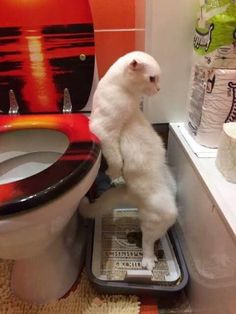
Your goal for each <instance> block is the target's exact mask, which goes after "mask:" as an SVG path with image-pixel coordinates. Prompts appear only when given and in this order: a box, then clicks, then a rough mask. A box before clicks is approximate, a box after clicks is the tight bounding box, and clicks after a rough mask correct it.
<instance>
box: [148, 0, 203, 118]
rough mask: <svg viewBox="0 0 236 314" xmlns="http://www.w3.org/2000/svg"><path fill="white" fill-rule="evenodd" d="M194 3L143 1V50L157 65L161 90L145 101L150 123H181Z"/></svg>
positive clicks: (190, 50) (184, 0)
mask: <svg viewBox="0 0 236 314" xmlns="http://www.w3.org/2000/svg"><path fill="white" fill-rule="evenodd" d="M197 4H198V0H178V1H177V2H175V1H172V0H146V37H145V39H146V51H147V52H149V53H150V54H152V55H153V56H154V57H155V58H156V59H157V60H158V61H159V63H160V66H161V69H162V76H161V91H160V93H159V94H158V95H156V96H154V97H152V98H149V99H148V100H146V102H145V106H144V111H145V114H146V116H147V117H148V118H149V120H150V121H151V122H153V123H160V122H179V121H183V120H185V116H186V98H187V92H188V84H189V78H190V69H191V61H192V42H193V33H194V24H195V20H196V13H197Z"/></svg>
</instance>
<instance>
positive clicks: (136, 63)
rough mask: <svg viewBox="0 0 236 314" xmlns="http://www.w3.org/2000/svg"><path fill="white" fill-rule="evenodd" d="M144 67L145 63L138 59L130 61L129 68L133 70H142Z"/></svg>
mask: <svg viewBox="0 0 236 314" xmlns="http://www.w3.org/2000/svg"><path fill="white" fill-rule="evenodd" d="M143 68H144V64H143V63H142V62H140V61H137V60H135V59H134V60H133V61H132V62H130V64H129V69H130V70H132V71H140V70H142V69H143Z"/></svg>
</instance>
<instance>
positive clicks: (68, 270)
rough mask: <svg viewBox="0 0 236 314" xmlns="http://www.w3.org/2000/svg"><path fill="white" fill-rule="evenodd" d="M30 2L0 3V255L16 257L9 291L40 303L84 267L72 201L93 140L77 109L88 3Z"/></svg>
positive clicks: (88, 170) (96, 154) (88, 179)
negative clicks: (55, 5) (49, 11)
mask: <svg viewBox="0 0 236 314" xmlns="http://www.w3.org/2000/svg"><path fill="white" fill-rule="evenodd" d="M47 5H49V4H47ZM50 5H51V4H50ZM38 6H41V4H40V2H39V1H36V2H34V3H30V5H29V3H28V1H23V2H21V3H20V4H19V5H18V6H17V9H16V8H15V9H14V7H13V6H12V5H11V4H10V3H9V4H8V3H6V4H5V5H4V14H2V19H1V21H0V36H1V40H2V44H1V46H0V54H1V56H3V57H2V59H1V60H0V99H1V102H0V111H1V114H0V258H2V259H13V260H14V265H13V270H12V277H11V287H12V290H13V292H14V293H15V294H16V295H17V296H19V297H20V298H22V299H24V300H26V301H29V302H36V303H46V302H50V301H53V300H56V299H58V298H61V297H63V295H65V294H66V293H67V292H68V290H69V289H70V288H71V287H72V285H73V284H74V282H75V281H76V280H77V278H78V275H79V273H80V271H81V269H82V266H83V256H84V249H85V244H86V236H87V229H86V222H85V221H84V220H83V218H82V217H80V216H79V214H78V211H77V208H78V205H79V202H80V200H81V198H82V197H83V196H84V195H85V194H86V192H87V191H88V190H89V188H90V187H91V185H92V183H93V181H94V179H95V177H96V175H97V172H98V169H99V165H100V146H99V142H98V139H97V138H96V136H94V135H93V134H92V133H91V132H90V130H89V124H88V121H89V120H88V118H87V117H86V116H85V115H83V114H81V113H80V112H81V110H82V111H87V110H88V108H89V106H88V103H89V99H91V95H92V93H91V90H92V88H93V82H94V68H95V51H94V31H93V21H92V16H91V12H90V7H89V2H88V0H76V1H74V0H73V1H71V2H70V6H68V5H67V3H66V2H65V1H64V2H62V3H61V5H60V8H55V10H57V14H43V11H42V10H43V8H42V7H40V8H41V9H40V10H38ZM45 6H46V4H45ZM45 9H46V11H47V8H46V7H45ZM14 10H17V12H15V13H14V12H13V11H14ZM65 10H66V14H65ZM14 14H16V15H17V25H15V24H14V23H15V20H14V19H11V18H9V16H12V15H14ZM40 14H42V16H40ZM77 15H78V20H77ZM19 21H22V26H20V25H19ZM8 97H9V98H10V100H9V102H8ZM9 103H10V106H9Z"/></svg>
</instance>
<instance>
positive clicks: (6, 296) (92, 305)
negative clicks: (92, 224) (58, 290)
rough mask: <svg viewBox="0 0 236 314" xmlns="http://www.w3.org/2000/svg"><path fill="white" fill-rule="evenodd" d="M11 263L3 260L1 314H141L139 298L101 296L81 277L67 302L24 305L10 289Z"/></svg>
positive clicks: (0, 267)
mask: <svg viewBox="0 0 236 314" xmlns="http://www.w3.org/2000/svg"><path fill="white" fill-rule="evenodd" d="M11 269H12V261H6V260H1V259H0V314H36V313H37V314H39V313H40V314H46V313H52V314H67V313H68V314H74V313H76V314H138V313H140V302H139V299H138V297H137V296H132V295H130V296H123V295H113V296H109V295H101V294H98V293H97V292H96V291H95V290H94V289H93V287H92V286H91V285H90V283H89V282H88V280H87V278H86V274H85V273H82V275H81V278H80V282H79V284H78V286H77V287H76V288H75V289H73V291H71V292H70V293H69V294H68V295H67V296H66V297H65V298H62V299H60V300H58V301H56V302H52V303H49V304H46V305H36V304H30V303H26V302H23V301H21V300H20V299H19V298H17V297H16V296H14V295H13V294H12V292H11V289H10V274H11Z"/></svg>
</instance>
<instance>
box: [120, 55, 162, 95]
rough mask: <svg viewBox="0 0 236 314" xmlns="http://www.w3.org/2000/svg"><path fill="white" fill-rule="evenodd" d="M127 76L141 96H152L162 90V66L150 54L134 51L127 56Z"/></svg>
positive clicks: (129, 82)
mask: <svg viewBox="0 0 236 314" xmlns="http://www.w3.org/2000/svg"><path fill="white" fill-rule="evenodd" d="M122 58H124V59H125V61H126V62H125V64H126V65H125V76H126V79H127V81H128V82H127V83H128V84H131V86H132V87H133V88H134V89H135V90H136V91H137V92H139V93H140V94H143V95H148V96H152V95H154V94H156V93H157V92H158V91H159V90H160V85H159V84H160V73H161V70H160V66H159V64H158V63H157V61H156V60H155V59H154V58H153V57H152V56H150V55H149V54H147V53H145V52H141V51H134V52H131V53H128V54H126V55H125V56H123V57H122Z"/></svg>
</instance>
